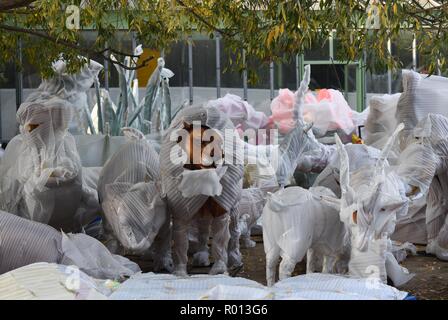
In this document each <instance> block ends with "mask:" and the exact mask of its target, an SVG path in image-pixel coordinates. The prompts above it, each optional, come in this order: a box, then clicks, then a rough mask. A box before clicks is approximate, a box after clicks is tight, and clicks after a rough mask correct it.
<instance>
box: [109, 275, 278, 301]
mask: <svg viewBox="0 0 448 320" xmlns="http://www.w3.org/2000/svg"><path fill="white" fill-rule="evenodd" d="M217 286H225V287H226V288H225V289H226V290H225V292H226V293H225V296H227V297H229V298H231V299H235V300H240V299H248V300H250V299H266V298H268V297H269V296H270V292H269V291H268V290H266V288H265V287H264V286H263V285H261V284H259V283H258V282H255V281H252V280H248V279H244V278H232V277H229V276H226V275H215V276H210V275H194V276H191V277H177V276H174V275H169V274H154V273H146V274H137V275H135V276H132V277H131V278H130V279H129V280H127V281H125V282H124V283H123V284H122V285H121V286H120V287H119V288H118V289H117V290H116V291H115V292H114V293H113V294H112V295H111V296H110V298H111V299H116V300H141V299H158V300H164V299H167V300H198V299H208V297H209V291H210V290H212V289H214V288H216V287H217ZM241 291H242V292H241Z"/></svg>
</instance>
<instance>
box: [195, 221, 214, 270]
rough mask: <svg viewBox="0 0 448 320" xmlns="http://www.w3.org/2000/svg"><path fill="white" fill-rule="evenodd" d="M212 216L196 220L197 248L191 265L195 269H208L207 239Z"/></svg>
mask: <svg viewBox="0 0 448 320" xmlns="http://www.w3.org/2000/svg"><path fill="white" fill-rule="evenodd" d="M211 223H212V216H210V215H204V216H200V217H198V218H197V228H198V235H197V237H198V248H197V251H196V253H195V254H194V255H193V265H194V266H196V267H208V266H209V265H210V259H209V256H210V254H209V248H208V239H209V237H210V225H211Z"/></svg>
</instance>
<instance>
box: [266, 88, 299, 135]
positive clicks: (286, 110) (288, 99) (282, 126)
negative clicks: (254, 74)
mask: <svg viewBox="0 0 448 320" xmlns="http://www.w3.org/2000/svg"><path fill="white" fill-rule="evenodd" d="M271 112H272V116H271V117H270V119H271V121H272V122H273V123H274V124H275V125H276V126H277V128H278V130H279V131H280V133H281V134H287V133H288V132H289V131H291V130H292V129H293V128H294V127H295V126H296V120H294V92H292V91H291V90H289V89H280V90H279V92H278V96H277V97H275V98H274V99H273V100H272V102H271Z"/></svg>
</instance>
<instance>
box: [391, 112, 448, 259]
mask: <svg viewBox="0 0 448 320" xmlns="http://www.w3.org/2000/svg"><path fill="white" fill-rule="evenodd" d="M447 137H448V119H447V118H446V117H445V116H442V115H440V114H428V115H427V116H426V117H424V118H423V119H422V120H421V121H420V122H419V123H418V124H417V126H416V127H415V128H414V130H413V135H412V136H410V137H408V139H407V147H406V148H405V149H404V151H403V154H404V156H403V161H402V164H401V166H400V167H401V171H402V172H403V173H402V174H401V175H402V176H403V178H404V179H405V180H406V181H407V182H408V183H409V184H410V185H412V186H415V187H417V192H421V193H422V194H426V191H427V190H429V191H428V196H427V198H426V199H427V207H426V228H427V236H428V246H427V252H428V253H431V254H435V255H436V256H437V257H438V258H439V259H442V260H448V233H447V232H448V231H447V229H448V221H447V214H446V212H447V205H446V200H445V199H446V193H447V192H448V176H447V174H446V170H447V168H448V166H447V161H446V158H447V155H448V138H447ZM415 187H414V188H415Z"/></svg>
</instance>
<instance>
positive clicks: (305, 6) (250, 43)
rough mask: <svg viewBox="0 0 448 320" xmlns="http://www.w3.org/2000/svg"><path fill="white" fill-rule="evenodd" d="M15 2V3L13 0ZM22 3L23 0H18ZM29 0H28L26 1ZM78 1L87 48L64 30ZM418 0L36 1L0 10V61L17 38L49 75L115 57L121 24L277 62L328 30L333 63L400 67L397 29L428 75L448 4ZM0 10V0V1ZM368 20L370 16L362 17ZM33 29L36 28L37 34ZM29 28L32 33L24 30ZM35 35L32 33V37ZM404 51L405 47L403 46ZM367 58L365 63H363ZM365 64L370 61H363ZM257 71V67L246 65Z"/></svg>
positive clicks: (145, 38) (156, 41)
mask: <svg viewBox="0 0 448 320" xmlns="http://www.w3.org/2000/svg"><path fill="white" fill-rule="evenodd" d="M17 2H21V1H20V0H17ZM22 2H23V1H22ZM28 2H30V1H28ZM81 2H82V3H84V5H83V7H81V10H80V25H81V27H82V28H83V29H95V30H96V31H97V36H96V39H95V42H94V44H93V45H92V46H89V47H86V46H82V45H80V43H81V32H80V31H81V30H70V29H68V28H66V25H65V21H66V18H67V14H66V12H65V8H66V7H67V5H71V4H74V5H78V6H80V4H81ZM371 2H375V3H376V7H375V8H376V11H375V12H377V13H378V19H379V20H378V21H379V27H378V28H377V29H369V28H366V23H367V22H368V20H369V19H370V18H372V14H373V13H372V12H373V11H371V10H368V8H369V4H370V3H371ZM426 2H427V1H418V0H382V1H370V0H357V1H355V0H321V1H316V0H295V1H293V0H284V1H270V0H230V1H222V0H202V1H198V0H167V1H160V0H113V1H111V0H90V1H81V0H36V1H34V2H32V4H31V6H29V7H20V6H19V7H18V8H17V9H14V10H4V11H1V10H0V30H1V33H0V60H2V61H14V60H15V50H16V45H17V37H18V36H20V37H21V38H22V41H23V42H24V48H25V54H26V55H27V58H28V59H29V60H30V61H31V63H33V64H35V65H37V66H38V67H39V69H40V71H41V73H42V74H43V75H44V76H48V75H50V74H51V72H52V70H51V67H50V63H48V62H50V61H53V60H55V59H56V58H58V56H59V54H60V53H62V54H63V56H64V58H65V59H66V60H68V61H69V68H70V70H77V69H78V68H79V67H80V65H81V64H82V59H81V58H80V57H79V55H82V56H86V57H93V56H97V55H99V54H100V55H103V56H104V57H105V58H106V59H107V58H108V53H107V52H104V51H103V50H104V48H105V47H106V46H107V47H108V48H109V49H110V51H109V53H110V52H112V53H114V54H115V55H116V56H117V55H119V52H117V51H119V47H118V45H119V41H117V38H116V37H117V36H116V34H117V33H116V31H117V30H123V29H127V30H128V32H133V33H134V34H135V35H136V37H137V42H138V43H144V44H145V46H146V47H152V48H155V49H163V48H167V47H168V45H169V43H171V42H172V41H175V40H178V39H182V38H184V37H185V34H188V33H191V32H192V31H199V32H204V33H206V34H209V35H211V36H212V37H213V34H214V33H216V32H219V33H220V34H221V36H222V38H223V39H224V40H225V41H226V45H227V47H228V50H230V51H232V52H233V53H237V52H241V50H242V49H244V50H246V55H247V56H250V57H253V58H256V59H257V60H259V61H261V62H263V63H269V62H270V61H278V60H280V59H282V57H283V56H284V54H285V53H288V54H295V53H303V52H305V51H306V50H307V49H310V48H311V47H312V46H313V45H315V44H316V43H324V41H325V40H326V39H327V38H328V37H329V36H330V34H331V33H332V32H334V35H335V38H337V39H338V50H337V56H336V57H335V58H336V59H338V60H343V61H344V60H346V61H349V60H351V61H353V60H362V59H363V58H364V56H365V55H367V56H369V57H371V58H369V59H367V61H372V62H371V64H374V67H375V68H381V67H385V66H388V67H391V68H396V67H400V61H399V60H398V59H397V57H394V56H393V55H391V54H390V53H389V52H388V50H387V49H386V48H387V41H388V39H390V40H391V41H392V42H396V41H398V40H399V39H400V34H401V32H400V30H403V29H404V30H408V31H410V32H412V33H414V34H415V36H416V38H417V43H418V50H419V51H420V54H421V56H422V63H424V67H425V68H426V69H427V70H428V71H430V72H434V71H435V70H436V69H437V66H439V67H440V68H441V69H442V70H446V69H447V61H446V57H447V53H448V34H447V30H448V3H447V1H444V0H438V1H437V2H438V3H439V4H440V5H439V6H437V7H431V6H429V5H427V4H425V3H426ZM0 9H1V4H0ZM369 17H370V18H369ZM37 30H39V31H37ZM30 31H31V32H30ZM37 32H39V35H38V34H36V33H37ZM409 50H411V48H409ZM235 57H236V60H235V61H234V63H233V64H232V67H234V68H236V69H238V70H242V69H243V68H244V67H245V66H244V64H243V60H242V55H241V54H236V55H235ZM369 63H370V62H369ZM369 67H372V65H369ZM253 71H256V70H253Z"/></svg>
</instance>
